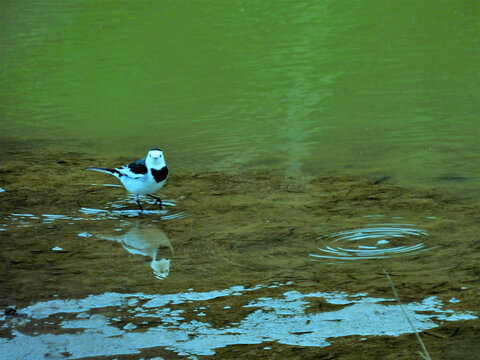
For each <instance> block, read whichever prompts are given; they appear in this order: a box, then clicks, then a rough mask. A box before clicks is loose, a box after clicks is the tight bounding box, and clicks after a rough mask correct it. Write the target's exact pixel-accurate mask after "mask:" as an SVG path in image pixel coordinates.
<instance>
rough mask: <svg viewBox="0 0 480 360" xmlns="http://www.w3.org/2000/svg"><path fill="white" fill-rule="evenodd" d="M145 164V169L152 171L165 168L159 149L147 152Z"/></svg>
mask: <svg viewBox="0 0 480 360" xmlns="http://www.w3.org/2000/svg"><path fill="white" fill-rule="evenodd" d="M145 163H146V165H147V167H150V168H153V169H161V168H162V167H164V166H165V158H164V157H163V152H162V150H160V149H152V150H150V151H149V152H148V154H147V157H146V158H145Z"/></svg>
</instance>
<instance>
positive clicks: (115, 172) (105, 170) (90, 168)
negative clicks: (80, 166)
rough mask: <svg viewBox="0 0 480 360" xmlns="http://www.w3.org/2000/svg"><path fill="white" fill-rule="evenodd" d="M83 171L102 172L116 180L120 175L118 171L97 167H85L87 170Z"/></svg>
mask: <svg viewBox="0 0 480 360" xmlns="http://www.w3.org/2000/svg"><path fill="white" fill-rule="evenodd" d="M85 170H93V171H100V172H103V173H105V174H110V175H113V176H115V177H117V178H118V177H120V175H121V173H120V171H118V170H116V169H106V168H99V167H87V168H85Z"/></svg>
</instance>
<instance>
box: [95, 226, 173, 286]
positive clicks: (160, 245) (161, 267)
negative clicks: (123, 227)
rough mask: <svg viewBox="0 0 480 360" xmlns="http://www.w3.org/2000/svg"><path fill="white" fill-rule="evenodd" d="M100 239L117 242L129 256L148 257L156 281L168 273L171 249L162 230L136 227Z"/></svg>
mask: <svg viewBox="0 0 480 360" xmlns="http://www.w3.org/2000/svg"><path fill="white" fill-rule="evenodd" d="M101 238H103V239H106V240H112V241H118V242H119V243H120V244H122V246H123V247H124V248H125V250H127V251H128V252H129V253H130V254H133V255H143V256H147V257H150V258H151V259H152V261H150V267H151V268H152V270H153V274H154V275H155V277H156V278H157V279H160V280H163V279H165V278H166V277H167V276H168V274H169V273H170V258H171V257H172V256H173V247H172V244H171V243H170V240H168V238H167V235H165V233H164V232H163V231H162V230H160V229H158V228H155V227H153V226H148V227H147V226H139V225H137V226H135V227H133V228H131V229H130V230H129V231H127V232H126V233H124V234H122V235H119V236H101ZM157 259H159V260H157Z"/></svg>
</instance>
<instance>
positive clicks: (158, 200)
mask: <svg viewBox="0 0 480 360" xmlns="http://www.w3.org/2000/svg"><path fill="white" fill-rule="evenodd" d="M147 196H150V197H151V198H154V199H155V200H157V201H155V204H158V207H159V208H160V209H162V208H163V204H162V199H160V198H159V197H158V196H155V195H152V194H147Z"/></svg>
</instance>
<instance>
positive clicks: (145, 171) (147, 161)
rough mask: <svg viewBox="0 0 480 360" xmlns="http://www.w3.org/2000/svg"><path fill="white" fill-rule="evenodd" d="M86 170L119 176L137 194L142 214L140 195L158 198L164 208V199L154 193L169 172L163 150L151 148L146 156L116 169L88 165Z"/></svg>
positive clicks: (125, 185) (130, 190) (127, 187)
mask: <svg viewBox="0 0 480 360" xmlns="http://www.w3.org/2000/svg"><path fill="white" fill-rule="evenodd" d="M86 170H93V171H100V172H103V173H106V174H110V175H113V176H115V177H116V178H118V179H119V180H120V181H121V182H122V185H123V186H124V187H125V189H126V190H127V191H128V192H130V193H132V194H134V195H135V200H136V202H137V204H138V207H139V208H140V214H141V213H143V207H142V204H140V199H139V196H140V195H147V196H150V197H151V198H154V199H156V200H157V201H156V202H155V204H158V205H159V207H160V209H161V208H162V199H161V198H159V197H158V196H155V195H153V193H154V192H157V191H158V190H160V188H161V187H162V186H163V184H165V182H166V181H167V178H168V174H169V170H168V167H167V164H166V162H165V158H164V156H163V151H162V150H160V149H151V150H149V151H148V153H147V156H146V157H144V158H142V159H139V160H137V161H134V162H132V163H131V164H128V165H124V166H122V167H118V168H115V169H107V168H101V167H87V168H86Z"/></svg>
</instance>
